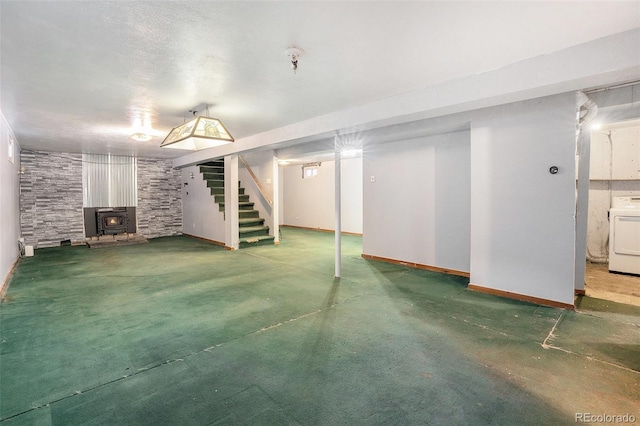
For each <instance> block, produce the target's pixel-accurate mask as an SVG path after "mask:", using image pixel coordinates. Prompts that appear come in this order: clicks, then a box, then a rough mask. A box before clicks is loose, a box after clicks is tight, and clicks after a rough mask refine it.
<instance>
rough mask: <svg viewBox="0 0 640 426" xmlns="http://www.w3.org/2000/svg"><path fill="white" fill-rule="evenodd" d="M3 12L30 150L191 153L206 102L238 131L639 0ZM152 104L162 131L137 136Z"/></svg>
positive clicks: (454, 72) (434, 76)
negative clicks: (184, 147)
mask: <svg viewBox="0 0 640 426" xmlns="http://www.w3.org/2000/svg"><path fill="white" fill-rule="evenodd" d="M0 15H1V22H0V24H1V26H0V31H1V34H0V42H1V51H0V65H1V68H0V99H1V108H2V112H3V114H4V115H5V117H6V118H7V121H8V122H9V124H10V125H11V127H12V128H13V130H14V132H15V133H16V137H17V139H18V142H19V143H20V145H21V147H22V148H23V149H33V150H48V151H64V152H94V153H107V152H111V153H114V154H137V155H139V156H143V157H151V158H172V157H177V156H180V155H183V154H185V153H186V152H185V151H176V150H168V149H160V148H159V145H160V142H161V141H162V139H163V137H164V136H165V135H166V133H168V131H169V130H170V129H171V127H173V126H176V125H178V124H180V123H182V122H183V120H184V119H185V117H186V118H188V117H189V114H188V110H190V109H192V108H193V107H196V106H200V108H199V109H200V110H201V111H202V110H203V107H202V106H203V105H204V104H208V105H209V111H210V115H211V116H213V117H218V118H220V119H222V120H223V122H224V123H225V125H226V126H227V128H228V129H229V131H230V132H231V133H232V134H233V135H234V137H235V138H236V139H239V138H242V137H246V136H250V135H254V134H257V133H261V132H265V131H268V130H271V129H274V128H278V127H281V126H284V125H287V124H291V123H295V122H299V121H302V120H305V119H309V118H312V117H317V116H319V115H322V114H326V113H329V112H331V111H336V110H341V109H345V108H349V107H353V106H357V105H361V104H365V103H367V102H371V101H374V100H378V99H382V98H385V97H389V96H392V95H395V94H399V93H404V92H407V91H411V90H415V89H420V88H424V87H428V86H432V85H435V84H437V83H439V82H443V81H446V80H450V79H453V78H458V77H463V76H466V75H472V74H477V73H482V72H485V71H489V70H492V69H496V68H500V67H503V66H506V65H508V64H511V63H514V62H518V61H522V60H525V59H528V58H531V57H535V56H538V55H543V54H546V53H550V52H554V51H557V50H560V49H564V48H567V47H570V46H573V45H576V44H579V43H583V42H586V41H590V40H594V39H597V38H601V37H604V36H607V35H611V34H615V33H619V32H622V31H626V30H629V29H632V28H636V27H638V26H639V23H640V2H638V1H624V2H612V1H607V2H580V1H570V2H558V1H553V2H541V1H536V2H482V1H473V2H430V1H423V2H401V1H386V2H306V1H305V2H268V1H259V2H217V1H216V2H207V1H199V2H195V1H191V2H170V1H153V2H144V1H135V2H120V1H118V2H115V1H86V2H76V1H42V2H38V1H28V2H27V1H6V0H0ZM291 45H295V46H299V47H300V48H302V49H304V51H305V54H304V56H303V57H302V58H300V61H299V68H298V72H297V74H294V73H293V71H292V69H291V66H290V63H289V60H288V57H287V56H286V55H285V50H286V49H287V47H289V46H291ZM139 113H150V114H151V117H152V124H153V128H154V129H156V131H157V137H155V138H154V139H152V140H151V141H149V142H134V141H133V140H131V139H130V138H129V134H130V133H131V129H130V128H131V125H132V122H133V119H134V116H135V115H136V114H139Z"/></svg>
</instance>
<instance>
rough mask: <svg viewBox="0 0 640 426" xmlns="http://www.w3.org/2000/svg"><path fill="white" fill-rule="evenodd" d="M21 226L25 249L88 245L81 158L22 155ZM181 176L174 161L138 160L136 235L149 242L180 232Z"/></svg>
mask: <svg viewBox="0 0 640 426" xmlns="http://www.w3.org/2000/svg"><path fill="white" fill-rule="evenodd" d="M20 161H21V166H22V169H23V170H24V173H23V174H22V175H21V176H20V221H21V232H22V236H23V237H24V239H25V244H27V245H33V246H34V247H35V248H43V247H54V246H59V245H60V243H61V241H64V240H71V242H72V243H73V242H84V240H85V235H84V216H83V210H82V207H83V206H82V154H71V153H54V152H40V151H22V152H21V153H20ZM180 185H181V174H180V171H179V170H173V169H172V167H171V161H170V160H148V159H140V158H139V159H138V206H137V209H136V216H137V221H138V233H139V234H141V235H144V236H146V237H147V238H154V237H161V236H168V235H176V234H180V233H181V232H182V199H181V196H182V191H181V188H180Z"/></svg>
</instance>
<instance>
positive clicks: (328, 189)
mask: <svg viewBox="0 0 640 426" xmlns="http://www.w3.org/2000/svg"><path fill="white" fill-rule="evenodd" d="M340 163H341V169H340V171H341V182H342V185H341V189H342V194H341V195H342V197H341V200H342V217H341V228H342V232H351V233H355V234H361V233H362V158H349V159H346V158H345V159H342V160H341V162H340ZM281 169H282V171H283V174H282V177H283V178H282V181H283V183H282V186H283V194H282V198H283V207H282V210H281V212H282V216H283V224H285V225H292V226H302V227H305V228H315V229H326V230H333V229H335V219H334V216H335V211H334V201H335V198H334V191H335V162H334V161H323V162H322V165H321V166H320V167H318V175H317V176H316V177H314V178H309V179H302V166H301V165H291V166H283V167H282V168H281Z"/></svg>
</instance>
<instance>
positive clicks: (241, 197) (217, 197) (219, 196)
mask: <svg viewBox="0 0 640 426" xmlns="http://www.w3.org/2000/svg"><path fill="white" fill-rule="evenodd" d="M214 197H215V202H216V203H218V204H220V203H222V204H224V194H216V195H215V196H214ZM238 201H249V194H238Z"/></svg>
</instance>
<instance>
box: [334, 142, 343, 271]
mask: <svg viewBox="0 0 640 426" xmlns="http://www.w3.org/2000/svg"><path fill="white" fill-rule="evenodd" d="M334 150H335V156H336V161H335V220H336V232H335V256H336V259H335V277H336V278H340V275H341V274H342V271H341V270H342V203H341V201H342V200H341V198H342V192H341V186H342V185H341V178H340V148H339V147H338V138H337V137H336V138H335V144H334Z"/></svg>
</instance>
